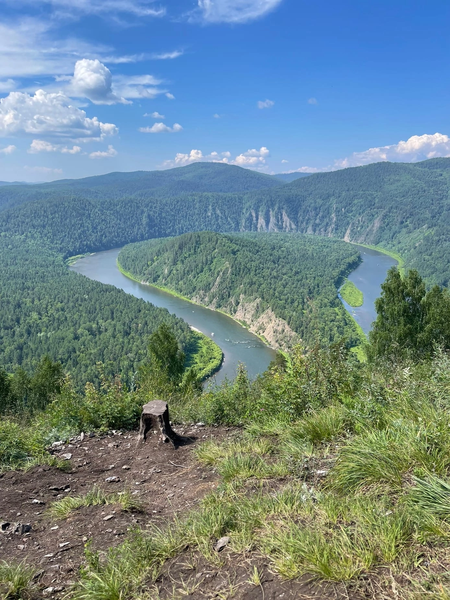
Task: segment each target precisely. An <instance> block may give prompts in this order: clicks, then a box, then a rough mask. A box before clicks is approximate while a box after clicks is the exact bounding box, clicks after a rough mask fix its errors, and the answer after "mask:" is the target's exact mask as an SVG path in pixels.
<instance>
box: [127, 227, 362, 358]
mask: <svg viewBox="0 0 450 600" xmlns="http://www.w3.org/2000/svg"><path fill="white" fill-rule="evenodd" d="M360 260H361V258H360V255H359V252H358V251H357V250H356V248H354V247H353V246H351V245H350V244H346V243H345V242H341V241H338V240H329V239H324V238H319V237H313V236H300V235H297V234H270V233H265V234H264V233H253V234H249V233H246V234H234V235H223V234H218V233H212V232H202V233H188V234H185V235H182V236H180V237H177V238H171V239H162V240H150V241H146V242H141V243H138V244H132V245H128V246H125V248H123V249H122V251H121V252H120V255H119V264H120V266H121V268H122V269H123V270H124V271H125V272H128V274H130V275H131V276H132V277H134V278H137V279H138V280H139V281H142V280H143V281H145V282H147V283H151V284H155V285H159V286H162V287H165V288H167V289H169V290H171V291H175V292H178V293H180V294H182V295H183V296H187V297H188V298H190V299H192V300H194V301H196V302H199V303H201V304H204V305H206V306H209V307H211V308H219V309H221V310H223V311H225V312H227V313H228V314H230V315H232V316H233V317H235V318H237V319H239V320H240V321H243V322H244V323H245V324H246V325H248V326H250V328H251V330H252V331H254V332H255V333H258V334H260V335H263V336H264V337H265V338H266V339H268V340H269V341H270V343H271V344H272V345H273V346H274V347H279V348H283V349H289V348H291V347H292V346H293V344H295V343H298V342H299V341H300V340H302V341H303V342H304V344H305V345H308V346H313V345H314V344H315V343H318V342H320V343H323V344H326V345H328V344H330V343H332V342H336V341H338V340H340V339H342V338H343V337H346V338H347V339H348V340H349V341H350V343H352V344H353V345H356V344H358V343H359V342H360V338H359V335H358V332H357V329H356V327H355V325H354V322H353V320H352V319H351V317H350V316H349V315H348V313H347V312H346V311H345V309H344V307H343V306H342V303H341V302H340V301H339V299H338V296H337V289H338V286H339V284H340V283H341V282H342V279H343V277H345V276H346V275H347V274H348V273H349V272H350V271H352V270H353V269H354V268H355V267H356V266H357V265H358V264H359V262H360Z"/></svg>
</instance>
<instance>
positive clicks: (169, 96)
mask: <svg viewBox="0 0 450 600" xmlns="http://www.w3.org/2000/svg"><path fill="white" fill-rule="evenodd" d="M166 98H169V100H175V96H174V95H173V94H170V93H169V92H167V93H166Z"/></svg>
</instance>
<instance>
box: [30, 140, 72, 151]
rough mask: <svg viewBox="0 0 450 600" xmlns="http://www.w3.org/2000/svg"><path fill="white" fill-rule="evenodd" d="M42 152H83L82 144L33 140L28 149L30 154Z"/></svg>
mask: <svg viewBox="0 0 450 600" xmlns="http://www.w3.org/2000/svg"><path fill="white" fill-rule="evenodd" d="M40 152H61V154H78V153H79V152H81V147H80V146H72V148H69V147H67V146H61V144H51V143H50V142H47V141H45V140H33V141H32V142H31V144H30V147H29V149H28V154H39V153H40Z"/></svg>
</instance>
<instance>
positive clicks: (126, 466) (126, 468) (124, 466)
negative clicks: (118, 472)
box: [122, 465, 131, 471]
mask: <svg viewBox="0 0 450 600" xmlns="http://www.w3.org/2000/svg"><path fill="white" fill-rule="evenodd" d="M122 469H123V470H124V471H129V470H130V469H131V467H130V465H123V467H122Z"/></svg>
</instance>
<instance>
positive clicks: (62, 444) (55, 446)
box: [52, 442, 64, 448]
mask: <svg viewBox="0 0 450 600" xmlns="http://www.w3.org/2000/svg"><path fill="white" fill-rule="evenodd" d="M61 446H64V442H53V444H52V448H60V447H61Z"/></svg>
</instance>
